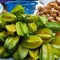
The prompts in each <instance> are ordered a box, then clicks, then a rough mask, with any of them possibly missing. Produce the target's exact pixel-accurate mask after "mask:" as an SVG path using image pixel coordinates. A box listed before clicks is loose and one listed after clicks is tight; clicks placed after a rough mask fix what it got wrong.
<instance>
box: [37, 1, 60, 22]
mask: <svg viewBox="0 0 60 60" xmlns="http://www.w3.org/2000/svg"><path fill="white" fill-rule="evenodd" d="M37 15H40V16H41V15H46V16H47V17H48V20H49V21H57V22H60V2H58V1H55V2H50V3H48V4H47V5H46V6H44V7H41V6H40V7H39V8H38V12H37Z"/></svg>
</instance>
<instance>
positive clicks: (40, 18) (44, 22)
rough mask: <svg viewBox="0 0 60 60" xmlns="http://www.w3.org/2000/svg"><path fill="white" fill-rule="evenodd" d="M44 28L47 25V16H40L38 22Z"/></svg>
mask: <svg viewBox="0 0 60 60" xmlns="http://www.w3.org/2000/svg"><path fill="white" fill-rule="evenodd" d="M38 21H39V22H40V23H41V24H42V25H43V26H44V25H46V23H47V21H48V19H47V17H46V16H39V20H38Z"/></svg>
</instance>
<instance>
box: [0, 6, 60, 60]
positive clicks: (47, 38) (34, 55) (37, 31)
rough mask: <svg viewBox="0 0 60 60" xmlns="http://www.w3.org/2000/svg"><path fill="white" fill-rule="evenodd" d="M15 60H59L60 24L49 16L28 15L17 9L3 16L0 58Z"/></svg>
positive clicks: (22, 8)
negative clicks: (50, 19) (51, 20)
mask: <svg viewBox="0 0 60 60" xmlns="http://www.w3.org/2000/svg"><path fill="white" fill-rule="evenodd" d="M9 57H13V58H14V59H15V60H58V59H59V57H60V23H58V22H49V21H48V18H47V17H46V16H37V15H33V14H26V13H25V12H24V7H22V6H21V5H17V6H16V7H14V8H13V9H12V11H11V12H3V13H2V14H1V15H0V58H9Z"/></svg>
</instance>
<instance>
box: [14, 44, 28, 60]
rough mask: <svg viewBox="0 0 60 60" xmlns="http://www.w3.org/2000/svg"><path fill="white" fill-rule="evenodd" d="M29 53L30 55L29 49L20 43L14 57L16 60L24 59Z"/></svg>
mask: <svg viewBox="0 0 60 60" xmlns="http://www.w3.org/2000/svg"><path fill="white" fill-rule="evenodd" d="M27 55H28V49H26V48H25V47H23V46H22V45H21V44H20V45H19V47H18V49H17V51H16V52H15V53H14V54H13V57H14V59H16V60H23V59H24V58H25V57H26V56H27Z"/></svg>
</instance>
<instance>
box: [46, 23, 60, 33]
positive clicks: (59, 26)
mask: <svg viewBox="0 0 60 60" xmlns="http://www.w3.org/2000/svg"><path fill="white" fill-rule="evenodd" d="M46 27H47V28H50V29H52V31H53V32H59V31H60V23H58V22H48V23H47V24H46Z"/></svg>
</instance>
